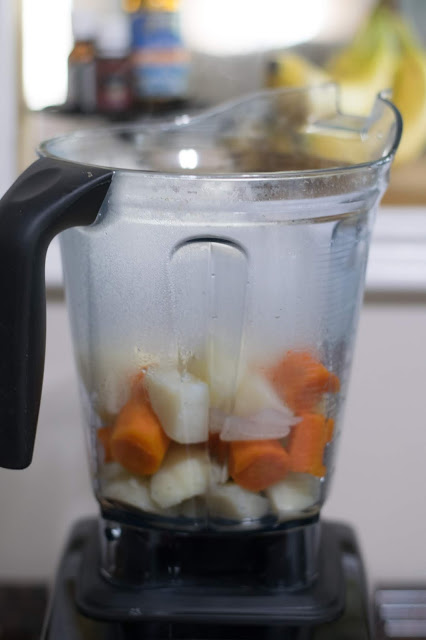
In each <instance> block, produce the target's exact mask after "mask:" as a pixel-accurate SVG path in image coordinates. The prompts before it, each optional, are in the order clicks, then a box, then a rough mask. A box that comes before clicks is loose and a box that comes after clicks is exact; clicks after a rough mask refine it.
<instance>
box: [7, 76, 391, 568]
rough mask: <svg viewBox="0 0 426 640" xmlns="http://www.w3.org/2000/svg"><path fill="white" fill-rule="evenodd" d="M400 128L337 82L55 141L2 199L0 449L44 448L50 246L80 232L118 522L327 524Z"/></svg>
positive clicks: (80, 351) (99, 457) (98, 404)
mask: <svg viewBox="0 0 426 640" xmlns="http://www.w3.org/2000/svg"><path fill="white" fill-rule="evenodd" d="M400 135H401V122H400V116H399V114H398V112H397V110H396V109H395V107H394V106H393V105H392V104H391V103H390V102H389V101H388V100H387V99H386V97H384V96H379V97H378V99H377V101H376V104H375V107H374V109H373V111H372V113H371V115H370V116H369V117H367V118H361V117H355V116H350V115H347V114H342V113H341V112H340V111H339V108H338V94H337V90H336V88H335V87H334V86H332V85H324V86H319V87H314V88H310V89H293V90H279V91H266V92H261V93H259V94H255V95H251V96H249V97H246V98H243V99H241V100H238V101H235V102H232V103H229V104H226V105H224V106H221V107H219V108H215V109H214V110H212V111H209V112H207V113H206V114H201V115H198V116H196V117H193V118H188V117H181V118H179V119H178V120H177V121H175V122H174V123H172V124H157V125H152V126H142V125H137V124H136V125H131V126H123V127H116V128H111V129H105V130H98V131H93V132H87V131H84V132H82V133H76V134H73V135H69V136H65V137H61V138H57V139H53V140H50V141H48V142H45V143H44V144H42V145H41V147H40V150H39V155H40V159H39V160H37V161H36V162H35V164H33V165H32V166H31V167H30V168H29V169H27V171H26V172H25V173H24V174H23V175H22V176H21V177H20V178H19V179H18V181H17V182H16V183H15V185H13V186H12V188H11V189H10V190H9V192H8V193H7V194H6V195H5V196H4V198H3V200H2V201H1V204H0V225H1V227H0V244H1V251H0V255H1V256H2V263H3V269H2V271H1V273H2V276H1V280H0V287H1V289H0V290H1V296H2V300H3V305H2V312H1V314H2V321H1V324H0V345H1V353H2V358H1V364H0V381H1V385H0V387H1V394H2V398H1V402H0V411H1V412H2V415H1V420H0V464H1V465H2V466H5V467H10V468H22V467H25V466H27V465H28V464H29V463H30V461H31V456H32V449H33V442H34V437H35V429H36V422H37V413H38V405H39V399H40V390H41V384H42V372H43V356H44V314H45V312H44V306H45V303H44V280H43V279H44V256H45V252H46V248H47V245H48V243H49V241H50V240H51V238H52V237H53V236H54V235H55V234H57V233H59V232H63V233H61V236H60V238H61V250H62V257H63V265H64V276H65V285H66V297H67V302H68V307H69V313H70V317H71V327H72V335H73V344H74V351H75V358H76V363H77V369H78V377H79V383H80V392H81V400H82V406H83V413H84V422H85V428H86V432H87V441H88V447H89V458H90V465H91V474H92V480H93V486H94V490H95V493H96V496H97V498H98V501H99V503H100V507H101V510H102V514H103V516H104V518H106V520H107V521H109V522H114V523H119V524H120V526H121V525H122V526H124V527H125V526H126V525H129V526H131V528H132V529H133V530H137V529H138V528H140V529H141V530H142V529H144V530H145V529H147V528H148V529H150V528H151V529H156V530H168V531H187V532H194V531H198V532H203V531H206V532H224V533H229V534H231V533H235V532H237V533H241V532H244V531H271V530H277V529H289V528H290V529H291V527H296V526H297V527H300V526H301V525H303V523H305V522H306V523H308V522H313V521H315V519H316V518H317V517H318V513H319V510H320V508H321V506H322V504H323V502H324V499H325V497H326V494H327V491H328V487H329V484H330V479H331V476H332V474H333V469H334V458H335V451H336V447H337V444H338V439H339V432H340V427H341V421H342V410H343V404H344V397H345V392H346V387H347V383H348V375H349V369H350V363H351V356H352V349H353V342H354V334H355V329H356V325H357V319H358V314H359V309H360V303H361V300H362V295H363V287H364V276H365V269H366V262H367V254H368V247H369V241H370V235H371V228H372V223H373V219H374V214H375V211H376V207H377V204H378V202H379V200H380V197H381V195H382V194H383V192H384V189H385V187H386V184H387V180H388V174H389V168H390V165H391V162H392V159H393V156H394V153H395V151H396V148H397V145H398V141H399V138H400ZM107 573H108V571H107Z"/></svg>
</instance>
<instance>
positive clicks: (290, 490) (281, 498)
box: [266, 473, 320, 517]
mask: <svg viewBox="0 0 426 640" xmlns="http://www.w3.org/2000/svg"><path fill="white" fill-rule="evenodd" d="M266 495H267V496H268V498H269V500H270V501H271V505H272V508H273V510H274V511H275V512H276V513H277V514H278V515H279V516H284V517H285V516H288V515H289V513H294V512H295V511H302V510H303V509H308V508H309V507H313V506H314V505H315V504H316V503H317V502H318V500H319V497H320V481H319V480H318V479H317V478H313V477H312V476H311V475H308V474H304V473H289V474H288V475H287V477H286V478H285V479H284V480H282V481H281V482H278V483H277V484H274V485H272V486H271V487H268V489H266Z"/></svg>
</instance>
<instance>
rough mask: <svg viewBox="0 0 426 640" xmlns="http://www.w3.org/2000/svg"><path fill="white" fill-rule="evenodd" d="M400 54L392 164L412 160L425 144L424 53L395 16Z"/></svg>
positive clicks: (425, 77) (394, 91) (410, 33)
mask: <svg viewBox="0 0 426 640" xmlns="http://www.w3.org/2000/svg"><path fill="white" fill-rule="evenodd" d="M394 29H395V32H396V33H397V36H398V38H399V43H400V48H401V56H400V59H399V63H398V66H397V68H396V73H395V81H394V84H393V92H392V93H393V97H392V99H393V102H394V103H395V105H396V106H397V107H398V109H399V111H400V112H401V115H402V119H403V132H402V138H401V143H400V146H399V148H398V151H397V154H396V157H395V164H396V165H398V164H403V163H405V162H409V161H410V160H415V159H416V158H417V157H418V156H419V155H420V154H421V153H422V151H423V150H424V148H425V145H426V52H425V51H424V49H422V47H421V46H420V44H419V43H418V42H417V40H416V37H415V35H414V34H413V32H412V30H411V29H410V28H409V27H408V25H407V24H406V23H405V22H403V20H401V18H399V17H398V16H395V20H394Z"/></svg>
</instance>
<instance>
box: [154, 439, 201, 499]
mask: <svg viewBox="0 0 426 640" xmlns="http://www.w3.org/2000/svg"><path fill="white" fill-rule="evenodd" d="M209 467H210V463H209V457H208V453H207V451H206V450H205V447H200V446H198V447H197V446H191V447H182V446H178V445H173V446H172V447H170V450H169V452H168V454H167V456H166V458H165V460H164V462H163V464H162V466H161V468H160V469H159V470H158V471H157V473H156V474H154V475H153V476H152V478H151V498H152V499H153V500H154V502H155V503H156V504H158V505H160V507H162V508H163V509H167V508H168V507H173V506H174V505H177V504H180V503H181V502H183V501H184V500H188V499H189V498H193V497H195V496H199V495H201V494H203V493H206V491H207V488H208V486H209V482H210V472H209V471H210V470H209Z"/></svg>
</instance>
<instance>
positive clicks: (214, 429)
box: [209, 409, 228, 433]
mask: <svg viewBox="0 0 426 640" xmlns="http://www.w3.org/2000/svg"><path fill="white" fill-rule="evenodd" d="M227 416H228V414H227V413H225V412H224V411H222V409H210V411H209V432H210V433H220V432H221V431H222V429H223V423H224V422H225V418H226V417H227Z"/></svg>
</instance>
